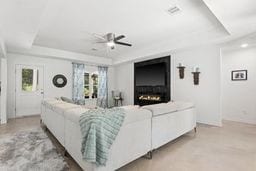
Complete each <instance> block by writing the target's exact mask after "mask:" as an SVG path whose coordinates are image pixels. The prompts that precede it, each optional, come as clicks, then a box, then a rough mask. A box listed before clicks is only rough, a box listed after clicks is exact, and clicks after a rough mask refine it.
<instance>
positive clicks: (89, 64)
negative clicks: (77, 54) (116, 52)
mask: <svg viewBox="0 0 256 171" xmlns="http://www.w3.org/2000/svg"><path fill="white" fill-rule="evenodd" d="M72 64H84V65H87V66H94V67H98V66H104V67H109V66H108V65H100V64H91V63H85V62H72Z"/></svg>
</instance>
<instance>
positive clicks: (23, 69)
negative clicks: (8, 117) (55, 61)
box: [15, 65, 44, 117]
mask: <svg viewBox="0 0 256 171" xmlns="http://www.w3.org/2000/svg"><path fill="white" fill-rule="evenodd" d="M43 72H44V70H43V67H42V66H28V65H16V91H15V93H16V108H15V111H16V117H21V116H29V115H38V114H41V102H42V100H43V97H44V88H43V84H44V82H43V78H44V75H43Z"/></svg>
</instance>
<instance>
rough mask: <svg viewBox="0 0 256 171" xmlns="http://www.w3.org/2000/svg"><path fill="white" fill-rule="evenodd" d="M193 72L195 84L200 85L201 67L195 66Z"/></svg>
mask: <svg viewBox="0 0 256 171" xmlns="http://www.w3.org/2000/svg"><path fill="white" fill-rule="evenodd" d="M192 74H193V77H194V85H199V74H200V72H199V67H193V71H192Z"/></svg>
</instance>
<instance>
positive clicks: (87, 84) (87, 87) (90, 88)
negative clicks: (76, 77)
mask: <svg viewBox="0 0 256 171" xmlns="http://www.w3.org/2000/svg"><path fill="white" fill-rule="evenodd" d="M97 94H98V74H95V73H85V74H84V98H97Z"/></svg>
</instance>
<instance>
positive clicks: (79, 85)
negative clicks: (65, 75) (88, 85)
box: [72, 63, 85, 105]
mask: <svg viewBox="0 0 256 171" xmlns="http://www.w3.org/2000/svg"><path fill="white" fill-rule="evenodd" d="M84 68H85V66H84V64H79V63H73V91H72V99H73V101H74V102H75V103H76V104H80V105H83V104H84V103H85V99H84V71H85V70H84Z"/></svg>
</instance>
